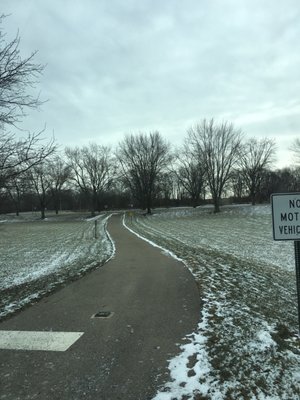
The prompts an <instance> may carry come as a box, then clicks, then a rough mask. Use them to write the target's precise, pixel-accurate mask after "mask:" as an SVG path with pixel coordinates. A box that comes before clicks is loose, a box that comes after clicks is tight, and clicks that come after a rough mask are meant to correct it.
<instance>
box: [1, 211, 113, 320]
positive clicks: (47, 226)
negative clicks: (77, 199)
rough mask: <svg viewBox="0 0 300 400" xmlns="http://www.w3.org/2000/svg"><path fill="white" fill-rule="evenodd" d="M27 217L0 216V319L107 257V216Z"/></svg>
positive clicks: (110, 243)
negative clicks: (94, 217) (44, 218)
mask: <svg viewBox="0 0 300 400" xmlns="http://www.w3.org/2000/svg"><path fill="white" fill-rule="evenodd" d="M37 218H39V216H37V215H35V214H32V213H28V214H23V215H21V216H20V217H19V218H16V217H14V216H11V215H10V216H0V238H1V240H0V254H1V259H0V319H1V318H3V317H5V316H7V315H8V314H10V313H12V312H14V311H16V310H17V309H20V308H21V307H23V306H24V305H26V304H28V303H30V302H32V301H34V300H36V299H38V298H40V297H41V296H42V295H44V294H45V293H48V292H50V291H52V290H53V289H54V288H56V287H58V286H60V285H62V284H63V283H64V282H66V281H70V280H72V279H75V278H76V277H78V276H81V275H83V274H84V273H85V272H86V271H87V270H90V269H92V268H95V267H97V266H99V265H102V264H103V263H105V262H106V261H107V260H108V259H109V257H110V256H111V255H112V253H113V244H112V242H111V240H109V237H108V234H107V232H106V222H107V219H108V216H105V215H101V216H99V217H96V218H97V228H96V236H97V238H95V219H86V218H84V216H83V215H78V214H75V213H67V214H63V215H59V216H55V215H50V217H49V218H47V219H46V220H44V221H41V220H39V219H37Z"/></svg>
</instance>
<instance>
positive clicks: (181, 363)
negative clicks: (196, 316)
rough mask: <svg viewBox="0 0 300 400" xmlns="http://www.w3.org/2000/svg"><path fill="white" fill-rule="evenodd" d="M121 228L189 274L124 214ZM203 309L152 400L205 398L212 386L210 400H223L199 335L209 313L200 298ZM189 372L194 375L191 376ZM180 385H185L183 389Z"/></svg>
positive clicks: (203, 338)
mask: <svg viewBox="0 0 300 400" xmlns="http://www.w3.org/2000/svg"><path fill="white" fill-rule="evenodd" d="M123 226H124V228H126V229H127V230H128V231H129V232H131V233H133V234H134V235H135V236H137V237H138V238H140V239H142V240H144V241H145V242H147V243H149V244H150V245H151V246H153V247H156V248H159V249H160V250H162V252H163V254H165V255H166V256H169V257H172V258H174V259H175V260H177V261H180V262H182V263H183V264H184V266H185V267H186V268H187V269H188V270H189V271H190V273H191V274H192V275H193V276H194V274H193V273H192V270H191V268H189V266H188V265H187V263H186V262H185V261H184V260H183V259H181V258H179V257H177V256H176V254H174V253H173V252H172V251H170V250H167V249H165V248H164V247H162V246H159V245H157V244H156V243H154V242H152V241H151V240H149V239H146V238H145V237H144V236H141V235H140V234H138V233H137V232H135V231H134V230H132V229H131V228H129V227H128V226H127V225H126V222H125V214H123ZM203 301H204V307H203V311H202V318H201V320H202V321H201V322H199V324H198V327H197V329H196V331H195V332H193V333H191V334H187V335H186V336H185V337H184V338H183V340H188V341H189V343H187V344H183V345H180V347H179V348H180V350H181V352H180V353H179V354H178V355H177V356H175V357H173V358H172V359H170V360H168V362H169V366H168V369H169V371H170V375H171V378H172V381H171V382H168V383H166V384H165V385H164V386H163V387H162V388H161V389H160V390H158V392H157V393H156V395H155V397H154V398H153V399H152V400H172V399H174V398H176V399H178V400H179V399H181V398H182V397H183V396H191V395H192V394H197V393H201V394H202V395H204V396H206V395H207V394H208V392H209V390H210V389H211V387H212V386H213V387H214V391H213V392H214V397H213V399H214V400H221V399H223V396H222V394H221V393H220V392H219V391H218V390H217V382H213V381H212V378H211V377H210V376H209V375H210V372H211V370H212V367H211V364H210V361H209V356H208V352H207V350H206V341H207V338H206V337H205V335H204V334H203V333H204V332H205V331H206V327H207V319H208V317H209V313H208V312H207V311H206V310H205V303H206V302H207V300H206V299H203ZM193 356H194V357H196V360H197V361H196V363H195V365H194V366H193V367H188V365H189V362H190V359H191V357H193ZM191 371H193V372H194V373H195V374H194V375H193V374H191ZM183 383H185V385H184V386H183Z"/></svg>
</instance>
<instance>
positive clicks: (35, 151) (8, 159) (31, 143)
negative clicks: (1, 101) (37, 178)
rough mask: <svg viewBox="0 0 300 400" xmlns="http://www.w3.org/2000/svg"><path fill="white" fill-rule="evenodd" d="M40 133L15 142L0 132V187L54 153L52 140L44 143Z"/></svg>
mask: <svg viewBox="0 0 300 400" xmlns="http://www.w3.org/2000/svg"><path fill="white" fill-rule="evenodd" d="M42 133H43V131H41V132H38V133H34V134H29V135H28V136H27V137H26V138H23V139H19V140H16V138H15V136H14V135H13V134H9V133H4V132H3V131H1V130H0V187H1V186H4V185H5V182H7V181H9V180H10V179H14V178H16V177H17V176H18V175H22V174H23V173H24V172H26V171H28V170H29V169H30V168H31V167H33V166H35V165H38V164H40V163H41V161H43V160H45V159H46V158H47V157H49V156H50V155H52V154H53V153H54V152H55V151H56V144H55V141H54V139H53V138H52V139H51V140H49V141H48V142H46V143H45V139H44V138H43V137H42Z"/></svg>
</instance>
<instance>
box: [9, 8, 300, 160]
mask: <svg viewBox="0 0 300 400" xmlns="http://www.w3.org/2000/svg"><path fill="white" fill-rule="evenodd" d="M2 10H3V12H4V13H5V14H11V16H10V17H9V18H7V19H6V20H5V22H4V24H3V28H4V30H6V31H7V32H8V37H13V35H14V34H15V33H16V31H17V29H18V28H19V29H20V35H21V39H22V41H21V48H22V52H23V53H24V54H28V53H30V52H31V51H32V50H35V49H38V50H39V52H38V55H37V60H38V61H39V62H42V63H46V64H47V67H46V69H45V73H44V76H43V78H42V80H41V83H40V87H41V91H42V95H43V96H44V98H49V101H48V102H47V103H46V104H44V106H43V108H42V111H41V112H40V113H31V114H30V115H29V116H28V118H27V119H26V120H24V124H23V125H24V126H26V127H28V129H35V130H36V129H38V128H36V127H37V125H40V126H41V125H43V124H44V122H47V126H48V127H49V129H51V130H52V129H53V130H54V132H55V135H56V137H57V140H58V141H59V142H61V143H62V144H63V145H66V144H74V143H76V142H78V144H81V143H83V142H85V141H88V140H98V141H99V142H106V143H108V142H111V143H114V142H117V141H118V140H120V139H121V138H122V135H123V134H124V133H125V132H131V131H140V130H150V129H159V130H160V131H161V132H162V133H163V134H164V135H165V136H167V137H168V138H169V140H170V141H174V142H179V141H180V140H181V139H182V137H183V136H184V134H185V131H186V129H187V128H188V127H189V125H190V124H193V123H195V122H197V121H199V120H200V119H202V118H204V117H207V118H210V117H215V118H216V119H230V120H231V121H233V122H235V123H236V125H237V126H239V127H240V128H241V129H242V130H243V131H244V132H245V134H246V135H248V136H257V137H259V136H266V135H267V136H271V137H276V138H277V141H278V143H279V144H280V146H281V147H286V148H287V147H288V144H289V143H290V141H291V140H292V139H293V138H294V137H295V136H296V135H298V134H299V132H298V129H299V122H300V121H299V117H298V115H299V104H300V103H299V100H298V99H299V89H300V87H299V86H300V83H299V71H300V54H299V51H298V47H299V45H298V43H299V38H300V26H299V23H298V21H299V16H300V4H299V2H298V1H296V0H294V1H293V0H279V1H276V2H274V1H272V0H266V1H264V2H261V1H259V0H251V1H250V0H241V1H238V2H237V1H235V0H222V1H221V0H211V1H209V0H206V1H197V0H187V1H185V2H182V1H175V0H174V1H171V0H167V1H163V2H162V1H161V0H160V1H158V0H152V1H150V0H144V1H139V0H131V1H126V2H124V1H121V0H119V1H116V0H110V1H104V0H102V1H96V0H94V1H93V0H89V1H71V0H69V1H64V2H61V1H58V0H56V1H55V0H51V1H48V0H44V1H42V0H40V1H33V0H32V1H29V0H24V1H22V2H19V1H17V0H2ZM282 154H284V152H283V150H281V164H282V165H283V164H284V162H285V161H284V157H286V154H287V153H285V156H284V155H282Z"/></svg>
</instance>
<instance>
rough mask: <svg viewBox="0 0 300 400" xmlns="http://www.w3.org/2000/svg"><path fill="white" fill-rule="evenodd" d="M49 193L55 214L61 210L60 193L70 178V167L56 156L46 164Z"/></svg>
mask: <svg viewBox="0 0 300 400" xmlns="http://www.w3.org/2000/svg"><path fill="white" fill-rule="evenodd" d="M48 168H49V180H50V192H51V195H52V198H53V203H54V209H55V213H56V214H58V211H59V210H60V209H61V193H62V190H63V188H64V186H65V184H66V183H67V182H68V180H70V178H71V167H70V166H69V165H68V164H67V163H66V162H65V160H64V159H63V158H62V157H61V156H59V155H57V156H56V157H54V158H53V159H51V160H50V161H49V162H48Z"/></svg>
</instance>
